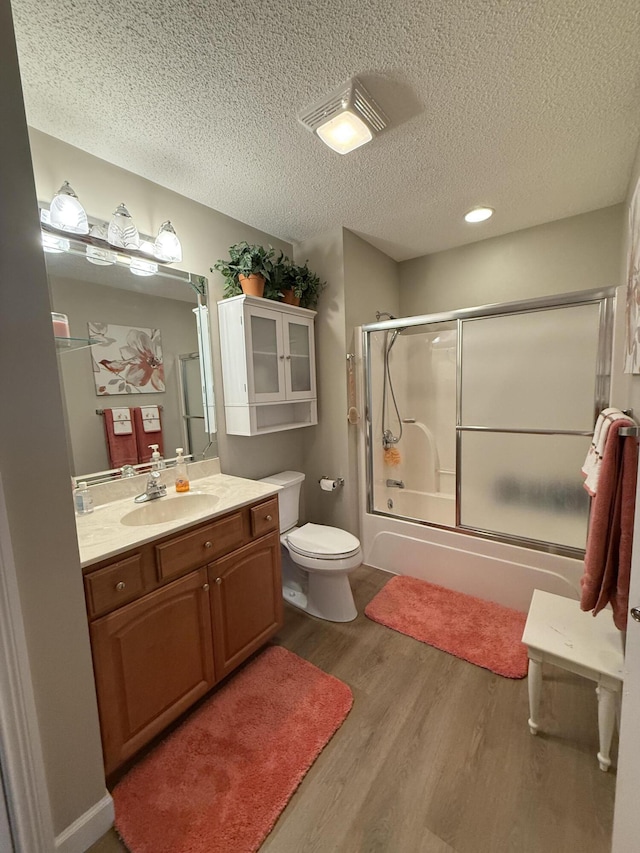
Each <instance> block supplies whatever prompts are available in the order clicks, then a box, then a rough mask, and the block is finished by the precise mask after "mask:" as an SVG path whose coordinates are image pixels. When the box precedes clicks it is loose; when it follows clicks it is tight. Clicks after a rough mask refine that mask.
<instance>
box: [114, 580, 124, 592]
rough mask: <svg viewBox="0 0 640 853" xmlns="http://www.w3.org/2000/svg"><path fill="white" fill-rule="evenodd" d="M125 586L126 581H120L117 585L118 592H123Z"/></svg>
mask: <svg viewBox="0 0 640 853" xmlns="http://www.w3.org/2000/svg"><path fill="white" fill-rule="evenodd" d="M125 586H126V584H125V582H124V581H119V582H118V583H117V584H116V589H117V590H118V592H122V590H123V589H124V588H125Z"/></svg>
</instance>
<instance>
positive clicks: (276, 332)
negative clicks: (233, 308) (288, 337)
mask: <svg viewBox="0 0 640 853" xmlns="http://www.w3.org/2000/svg"><path fill="white" fill-rule="evenodd" d="M247 320H248V323H249V329H250V333H251V353H250V362H249V364H250V373H251V375H250V376H249V381H250V383H251V385H250V387H251V389H252V394H251V395H250V396H251V397H252V402H256V403H266V402H272V401H275V400H283V399H284V394H285V383H284V348H283V346H282V327H281V323H280V316H279V315H278V314H276V313H274V312H272V311H264V310H262V309H261V308H251V310H250V312H249V315H248V317H247Z"/></svg>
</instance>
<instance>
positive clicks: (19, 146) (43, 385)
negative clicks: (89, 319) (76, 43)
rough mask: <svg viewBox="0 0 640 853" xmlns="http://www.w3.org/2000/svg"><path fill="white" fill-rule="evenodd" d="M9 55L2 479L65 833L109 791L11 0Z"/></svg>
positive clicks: (0, 318)
mask: <svg viewBox="0 0 640 853" xmlns="http://www.w3.org/2000/svg"><path fill="white" fill-rule="evenodd" d="M0 54H1V55H2V75H1V76H0V115H1V116H2V123H3V129H2V135H1V137H0V212H1V217H0V364H2V370H0V399H1V400H2V401H3V410H2V416H1V417H0V471H1V472H2V478H3V481H4V489H5V497H6V502H7V511H8V516H9V526H10V531H11V544H12V547H13V553H14V558H15V565H16V572H17V576H18V585H19V591H20V599H21V606H22V615H23V620H24V625H25V631H26V637H27V646H28V654H29V662H30V669H31V678H32V682H33V689H34V694H35V701H36V709H37V716H38V724H39V728H40V735H41V740H42V749H43V756H44V764H45V773H46V784H47V788H48V791H49V796H50V800H51V810H52V815H53V822H54V830H55V832H56V834H58V833H60V832H61V831H62V830H63V829H65V828H66V827H67V826H68V825H69V824H71V823H72V822H73V821H74V820H76V819H77V818H79V817H80V816H81V815H82V814H83V813H84V812H85V811H87V810H88V809H90V808H91V807H92V806H94V805H95V804H96V803H97V802H98V801H99V800H100V799H101V798H102V797H103V796H104V794H105V786H104V776H103V772H102V754H101V748H100V734H99V729H98V714H97V707H96V699H95V690H94V685H93V672H92V667H91V654H90V650H89V637H88V629H87V620H86V614H85V607H84V595H83V590H82V574H81V571H80V562H79V557H78V548H77V543H76V534H75V521H74V515H73V504H72V498H71V489H70V483H69V467H68V463H67V454H66V445H65V434H64V425H63V416H62V400H61V396H60V385H59V382H58V369H57V365H56V353H55V346H54V342H53V336H52V332H51V316H50V310H51V308H50V304H49V294H48V291H47V280H46V274H45V268H44V260H43V256H42V251H41V249H40V234H39V223H38V217H37V208H36V193H35V188H34V183H33V173H32V169H31V161H30V159H29V140H28V137H27V128H26V122H25V116H24V107H23V102H22V92H21V86H20V78H19V73H18V63H17V57H16V52H15V44H14V38H13V27H12V21H11V12H10V6H9V2H8V0H0ZM45 416H46V425H44V424H43V418H44V417H45Z"/></svg>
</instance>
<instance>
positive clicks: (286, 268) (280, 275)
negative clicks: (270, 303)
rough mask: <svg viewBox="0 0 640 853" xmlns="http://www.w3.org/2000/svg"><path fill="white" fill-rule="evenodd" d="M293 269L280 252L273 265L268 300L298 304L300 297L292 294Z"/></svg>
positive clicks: (293, 283) (293, 285)
mask: <svg viewBox="0 0 640 853" xmlns="http://www.w3.org/2000/svg"><path fill="white" fill-rule="evenodd" d="M294 269H295V268H294V266H293V265H292V263H291V261H290V260H289V258H288V257H287V256H286V255H285V254H284V253H283V252H282V251H281V252H280V254H279V255H278V257H277V258H276V260H275V261H274V264H273V274H272V276H271V287H270V291H271V292H270V294H269V298H270V299H279V300H281V301H282V302H285V303H286V304H287V305H299V304H300V296H299V295H298V296H296V294H295V293H294V287H295V274H294Z"/></svg>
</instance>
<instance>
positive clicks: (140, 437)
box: [131, 406, 164, 462]
mask: <svg viewBox="0 0 640 853" xmlns="http://www.w3.org/2000/svg"><path fill="white" fill-rule="evenodd" d="M131 411H132V412H133V422H134V424H135V433H136V441H137V446H138V451H137V452H138V462H150V461H151V454H152V453H153V451H152V450H150V449H149V445H150V444H157V445H158V451H159V453H160V456H164V439H163V438H162V410H161V409H160V408H158V418H159V420H160V429H159V430H156V431H154V432H145V431H144V426H143V423H142V412H141V411H140V406H136V407H135V408H134V409H132V410H131Z"/></svg>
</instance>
